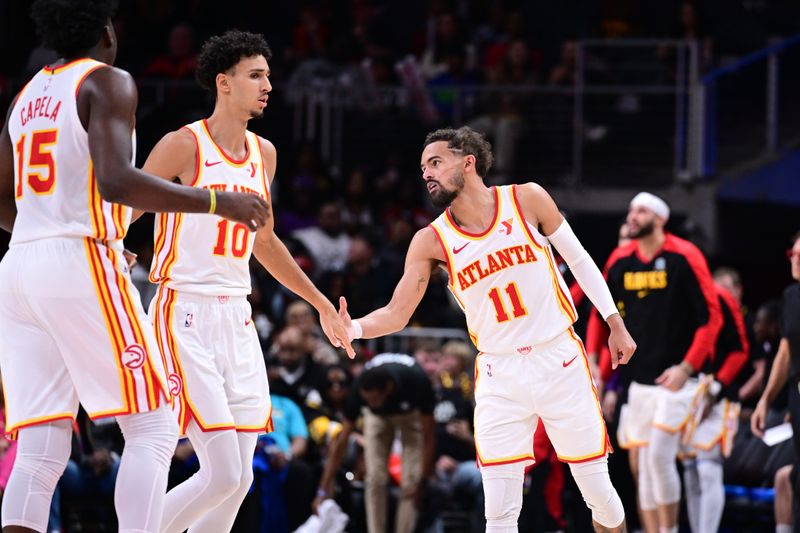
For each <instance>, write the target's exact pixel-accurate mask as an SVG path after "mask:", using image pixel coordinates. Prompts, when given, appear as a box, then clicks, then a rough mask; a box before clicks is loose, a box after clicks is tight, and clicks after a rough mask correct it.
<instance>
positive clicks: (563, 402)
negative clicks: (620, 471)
mask: <svg viewBox="0 0 800 533" xmlns="http://www.w3.org/2000/svg"><path fill="white" fill-rule="evenodd" d="M475 401H476V407H475V447H476V449H477V451H478V463H479V465H480V466H481V467H487V466H491V465H498V464H507V463H514V462H523V463H524V464H525V465H526V466H527V465H531V464H533V463H534V461H535V458H534V456H533V435H534V432H535V431H536V426H537V424H538V420H539V418H541V419H542V422H543V423H544V425H545V429H546V430H547V435H548V436H549V437H550V441H551V442H552V443H553V447H554V448H555V450H556V454H557V455H558V457H559V459H561V460H562V461H565V462H572V463H576V462H583V461H590V460H592V459H596V458H598V457H603V456H605V455H606V453H608V452H609V451H610V445H609V442H608V434H607V432H606V425H605V422H604V421H603V415H602V412H601V410H600V403H599V401H598V398H597V391H596V390H595V387H594V381H593V380H592V377H591V374H590V372H589V363H588V360H587V359H586V352H585V351H584V348H583V343H582V342H581V341H580V339H579V338H578V337H577V335H576V334H575V333H574V331H573V330H572V328H570V329H568V330H566V331H565V332H564V333H562V334H561V335H559V336H558V337H556V338H554V339H552V340H550V341H548V342H546V343H544V344H541V345H539V346H533V347H532V348H531V350H530V351H528V352H527V353H524V354H522V353H499V354H490V353H481V354H479V355H478V357H477V359H476V362H475Z"/></svg>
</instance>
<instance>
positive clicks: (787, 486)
mask: <svg viewBox="0 0 800 533" xmlns="http://www.w3.org/2000/svg"><path fill="white" fill-rule="evenodd" d="M792 468H794V467H793V466H792V465H788V466H783V467H781V468H779V469H778V471H777V472H775V491H776V492H777V491H786V492H791V490H792Z"/></svg>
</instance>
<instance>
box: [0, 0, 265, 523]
mask: <svg viewBox="0 0 800 533" xmlns="http://www.w3.org/2000/svg"><path fill="white" fill-rule="evenodd" d="M115 10H116V2H115V1H113V0H105V1H102V0H94V1H89V0H37V1H36V2H34V4H33V7H32V10H31V13H32V17H33V19H34V22H35V23H36V26H37V30H38V33H39V35H40V36H41V38H42V40H43V41H44V44H45V46H47V47H48V48H52V49H53V50H55V51H56V52H57V53H58V54H59V56H60V59H59V60H58V61H56V62H55V63H53V64H52V65H50V66H47V67H44V68H43V69H42V70H40V71H39V72H38V73H37V74H36V75H35V76H34V77H33V79H31V80H30V82H29V83H28V84H27V85H26V86H25V87H24V88H23V89H22V91H20V93H19V94H18V95H17V97H16V99H15V100H14V103H12V105H11V107H10V108H9V112H8V117H7V120H6V123H5V126H4V127H3V130H2V133H0V226H2V227H3V229H5V230H6V231H10V232H12V235H11V243H10V247H9V250H8V252H7V253H6V255H5V257H4V258H3V261H2V263H0V295H2V297H0V368H1V369H2V373H3V383H4V392H5V398H6V416H7V424H6V431H7V432H10V433H17V434H18V437H19V448H18V453H17V458H16V462H15V465H14V469H13V472H12V474H11V477H10V479H9V482H8V487H7V490H6V491H5V494H4V495H3V510H2V523H3V526H4V528H3V529H4V531H11V532H13V531H44V530H45V528H46V527H47V520H48V510H49V508H50V500H51V498H52V495H53V491H54V489H55V486H56V483H57V482H58V480H59V478H60V477H61V474H62V472H63V470H64V468H65V466H66V464H67V460H68V458H69V454H70V450H71V439H72V420H73V419H74V417H75V415H76V413H77V410H78V402H80V403H81V404H82V405H83V407H84V408H85V409H86V411H87V412H88V413H89V416H90V417H92V418H100V417H109V416H115V417H116V419H117V422H118V423H119V426H120V428H121V429H122V433H123V435H124V437H125V449H124V453H123V454H122V460H121V465H120V468H119V474H118V477H117V484H116V495H115V503H116V508H117V515H118V519H119V520H118V522H119V531H124V532H134V531H135V532H139V533H141V532H144V531H147V532H156V531H160V524H161V514H162V506H163V502H164V492H165V491H166V487H167V471H168V468H169V464H170V459H171V457H172V453H173V451H174V448H175V441H176V438H177V429H176V425H175V421H174V419H173V417H172V415H171V414H170V413H169V410H168V409H167V408H165V407H164V403H165V400H164V398H165V397H169V396H168V393H166V391H165V376H164V368H163V361H162V358H161V357H160V355H159V354H158V352H157V349H158V347H157V344H156V341H155V338H154V336H153V331H152V328H151V326H150V324H149V322H148V321H147V320H146V318H145V314H144V310H143V309H142V307H141V304H140V300H139V294H138V292H137V291H136V289H135V288H134V287H133V284H132V283H131V279H130V275H129V272H128V265H127V262H126V260H125V258H124V256H123V244H122V239H123V237H124V236H125V234H126V232H127V229H128V225H129V222H130V219H131V209H130V208H129V207H126V206H131V207H135V208H138V209H146V210H149V211H156V212H165V211H173V212H174V211H182V212H194V213H206V212H209V211H211V212H216V213H217V214H219V215H222V216H225V217H227V218H229V219H231V221H232V222H231V223H243V224H245V225H247V226H248V227H250V228H252V229H256V228H258V227H260V226H263V225H264V224H265V222H266V220H267V218H268V216H269V212H268V205H267V203H266V202H265V201H264V200H263V199H261V198H258V197H256V196H253V195H244V194H235V193H230V192H226V193H220V194H217V195H216V196H215V195H214V194H213V193H211V192H209V191H203V190H197V189H192V188H190V187H184V186H181V185H178V184H174V183H168V182H165V181H164V180H161V179H158V178H156V177H154V176H151V175H149V174H147V173H145V172H142V171H139V170H137V169H135V168H134V167H133V165H132V160H133V152H134V150H133V142H132V141H133V136H134V115H135V112H136V98H137V96H136V85H135V83H134V81H133V79H132V78H131V76H130V75H129V74H128V73H127V72H125V71H123V70H120V69H117V68H114V67H112V66H111V65H112V64H113V62H114V59H115V57H116V53H117V38H116V35H115V33H114V28H113V25H112V23H111V17H112V16H113V15H114V12H115ZM12 230H13V231H12Z"/></svg>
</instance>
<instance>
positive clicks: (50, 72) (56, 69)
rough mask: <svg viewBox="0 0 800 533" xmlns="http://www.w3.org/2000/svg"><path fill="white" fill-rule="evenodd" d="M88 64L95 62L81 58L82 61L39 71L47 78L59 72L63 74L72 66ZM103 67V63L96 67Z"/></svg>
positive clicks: (78, 60) (77, 60)
mask: <svg viewBox="0 0 800 533" xmlns="http://www.w3.org/2000/svg"><path fill="white" fill-rule="evenodd" d="M89 62H97V60H95V59H91V58H88V57H85V58H82V59H76V60H74V61H68V62H66V63H64V64H63V65H59V66H57V67H50V66H45V67H43V68H42V70H41V71H42V72H43V73H45V74H46V75H48V76H52V75H53V74H58V73H59V72H64V71H65V70H67V69H68V68H71V67H74V66H77V65H81V64H83V63H89ZM104 65H105V63H103V64H101V65H98V66H104Z"/></svg>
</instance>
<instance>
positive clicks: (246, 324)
mask: <svg viewBox="0 0 800 533" xmlns="http://www.w3.org/2000/svg"><path fill="white" fill-rule="evenodd" d="M252 323H253V319H252V318H248V319H247V320H245V321H244V327H247V326H249V325H250V324H252Z"/></svg>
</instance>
